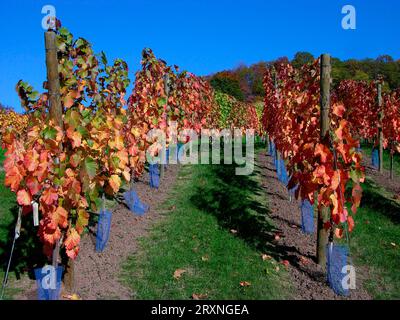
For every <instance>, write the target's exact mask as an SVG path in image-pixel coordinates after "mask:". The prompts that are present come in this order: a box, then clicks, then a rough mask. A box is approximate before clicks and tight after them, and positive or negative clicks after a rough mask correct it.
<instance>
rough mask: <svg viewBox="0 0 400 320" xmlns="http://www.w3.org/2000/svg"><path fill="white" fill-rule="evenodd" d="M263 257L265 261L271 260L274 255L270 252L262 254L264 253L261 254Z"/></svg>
mask: <svg viewBox="0 0 400 320" xmlns="http://www.w3.org/2000/svg"><path fill="white" fill-rule="evenodd" d="M261 259H262V260H263V261H266V260H271V259H272V257H271V256H269V255H268V254H262V255H261Z"/></svg>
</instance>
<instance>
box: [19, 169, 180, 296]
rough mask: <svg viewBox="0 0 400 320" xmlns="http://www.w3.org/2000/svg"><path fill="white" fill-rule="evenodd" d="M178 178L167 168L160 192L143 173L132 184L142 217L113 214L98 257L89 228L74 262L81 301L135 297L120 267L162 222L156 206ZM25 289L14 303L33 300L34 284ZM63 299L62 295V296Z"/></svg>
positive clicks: (116, 211) (119, 210)
mask: <svg viewBox="0 0 400 320" xmlns="http://www.w3.org/2000/svg"><path fill="white" fill-rule="evenodd" d="M177 175H178V166H176V165H170V166H169V167H168V170H166V171H165V175H164V178H163V179H162V180H161V181H160V188H159V189H158V190H157V189H151V188H150V186H149V175H148V173H145V174H144V175H143V176H142V177H141V178H140V180H139V181H138V182H136V183H135V185H134V189H135V190H136V192H137V194H138V196H139V198H140V199H141V201H142V202H144V203H145V204H148V205H149V206H150V209H149V211H148V212H147V213H146V214H145V215H144V216H143V217H139V216H135V215H134V214H133V213H132V212H130V211H129V209H128V208H126V207H125V206H124V205H118V206H117V207H116V208H115V209H114V210H113V215H112V223H111V231H110V238H109V241H108V243H107V246H106V248H105V250H104V251H103V252H102V253H97V252H96V250H95V248H96V227H93V228H91V230H90V232H89V233H88V234H86V236H84V237H83V238H82V240H81V249H80V253H79V256H78V258H77V260H76V261H75V270H76V272H75V288H76V289H75V293H76V294H77V295H78V296H79V297H80V298H82V299H84V300H101V299H107V300H110V299H119V300H128V299H132V298H133V297H134V293H133V292H131V291H130V290H129V288H126V287H124V286H123V285H122V284H121V282H120V281H119V276H120V274H121V267H122V265H123V263H124V262H125V261H126V259H127V258H128V257H129V256H130V255H133V254H134V253H135V252H136V250H138V239H139V238H141V237H143V236H145V235H146V234H147V233H148V231H149V229H150V228H151V227H152V225H153V223H154V222H155V221H156V220H159V219H160V218H161V213H160V212H159V210H158V209H157V208H158V206H159V205H160V204H161V203H162V202H163V201H164V200H165V199H166V197H167V195H168V193H169V191H170V189H171V187H172V186H173V185H174V183H175V180H176V178H177ZM26 281H27V280H26V279H25V280H24V287H26V289H25V290H24V292H23V293H22V294H21V295H19V296H17V297H16V298H17V299H21V300H27V299H29V300H32V299H36V295H37V289H36V284H35V281H33V280H31V281H29V282H28V283H25V282H26ZM61 295H62V296H65V294H64V293H62V294H61Z"/></svg>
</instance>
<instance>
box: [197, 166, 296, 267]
mask: <svg viewBox="0 0 400 320" xmlns="http://www.w3.org/2000/svg"><path fill="white" fill-rule="evenodd" d="M235 168H236V165H213V166H207V168H204V170H203V175H202V177H201V178H200V179H199V182H198V185H197V187H196V192H195V194H194V195H193V196H192V197H191V202H192V203H193V204H194V205H195V206H196V207H197V208H199V209H200V210H203V211H204V212H207V213H209V214H212V215H214V216H215V217H216V218H217V219H218V222H219V224H220V225H221V227H222V228H225V229H227V230H232V229H233V230H237V236H238V237H240V238H242V239H243V240H245V241H246V242H247V243H248V244H249V245H250V246H252V247H253V248H255V249H256V250H258V251H260V252H263V253H266V254H269V255H271V256H272V257H274V259H275V260H277V261H280V260H286V259H287V260H289V261H291V260H293V259H292V258H293V256H294V253H298V250H297V249H296V248H295V247H289V246H284V245H278V244H277V243H276V242H275V236H276V234H277V233H279V232H280V230H278V229H277V228H276V227H275V226H274V225H273V223H272V220H271V219H270V218H269V216H270V210H269V208H268V207H267V205H266V202H267V201H264V200H263V199H262V197H266V196H267V195H266V190H265V188H264V187H263V186H262V184H261V182H259V181H258V180H257V179H255V178H254V176H256V175H260V174H261V173H260V172H262V170H264V169H265V168H262V166H261V167H260V166H258V165H255V171H254V172H253V174H252V175H250V176H237V175H236V174H235ZM205 181H206V182H205ZM293 262H295V261H293Z"/></svg>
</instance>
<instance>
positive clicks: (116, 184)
mask: <svg viewBox="0 0 400 320" xmlns="http://www.w3.org/2000/svg"><path fill="white" fill-rule="evenodd" d="M108 183H109V184H110V186H111V188H112V189H113V191H114V193H117V192H118V191H119V189H120V187H121V178H120V177H119V176H117V175H115V174H114V175H112V176H111V177H110V179H108Z"/></svg>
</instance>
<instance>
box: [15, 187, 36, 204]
mask: <svg viewBox="0 0 400 320" xmlns="http://www.w3.org/2000/svg"><path fill="white" fill-rule="evenodd" d="M17 201H18V204H19V205H21V206H29V205H30V204H31V202H32V197H31V195H30V194H29V192H27V191H26V190H19V191H18V193H17Z"/></svg>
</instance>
